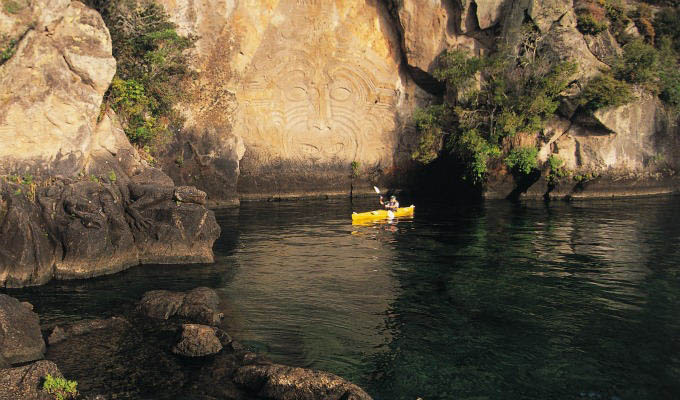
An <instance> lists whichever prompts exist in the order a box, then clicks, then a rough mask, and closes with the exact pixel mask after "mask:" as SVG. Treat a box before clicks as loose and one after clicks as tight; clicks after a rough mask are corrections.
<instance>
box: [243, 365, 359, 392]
mask: <svg viewBox="0 0 680 400" xmlns="http://www.w3.org/2000/svg"><path fill="white" fill-rule="evenodd" d="M235 381H236V383H238V384H240V385H243V386H245V387H246V388H247V389H248V390H250V391H252V392H254V393H256V394H257V395H258V396H261V397H263V398H267V399H273V400H316V399H328V400H370V399H371V397H370V396H369V395H368V394H367V393H366V392H364V391H363V390H362V389H361V388H360V387H358V386H356V385H353V384H351V383H349V382H347V381H346V380H344V379H342V378H340V377H338V376H336V375H333V374H329V373H327V372H320V371H313V370H309V369H304V368H293V367H288V366H285V365H277V364H270V365H247V366H244V367H241V368H239V369H238V370H237V371H236V376H235Z"/></svg>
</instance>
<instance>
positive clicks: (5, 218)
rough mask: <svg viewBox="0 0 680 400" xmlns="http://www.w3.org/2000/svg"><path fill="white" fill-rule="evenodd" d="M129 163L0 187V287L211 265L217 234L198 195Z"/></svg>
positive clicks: (6, 182) (152, 170) (211, 216)
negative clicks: (145, 268)
mask: <svg viewBox="0 0 680 400" xmlns="http://www.w3.org/2000/svg"><path fill="white" fill-rule="evenodd" d="M121 159H122V157H121ZM112 161H113V160H112ZM133 161H134V158H131V163H130V165H129V167H130V168H127V170H126V168H124V167H122V166H121V165H124V164H121V163H115V164H114V163H113V162H112V163H110V164H108V166H109V168H111V169H110V171H109V172H105V171H104V170H99V171H97V170H96V169H92V170H91V173H90V175H89V176H87V177H82V178H78V179H68V178H61V179H56V178H52V179H49V180H46V181H43V182H30V181H27V180H26V179H23V178H15V179H14V180H9V179H8V180H0V241H2V242H3V243H4V245H3V246H2V247H0V287H24V286H32V285H41V284H44V283H46V282H48V281H49V280H50V279H53V278H58V279H77V278H90V277H93V276H100V275H106V274H112V273H116V272H119V271H122V270H124V269H126V268H129V267H131V266H135V265H139V264H149V263H156V264H171V263H208V262H212V261H213V252H212V245H213V243H214V242H215V240H216V239H217V238H218V237H219V235H220V227H219V225H218V224H217V222H216V220H215V215H214V213H213V212H212V211H210V210H208V209H207V208H206V207H205V203H206V195H205V193H204V192H202V191H200V190H197V189H196V188H194V187H190V186H174V184H173V182H172V180H170V178H168V177H167V176H166V175H165V174H163V173H162V172H161V171H160V170H157V169H155V168H152V167H145V168H140V166H141V164H138V163H137V162H133Z"/></svg>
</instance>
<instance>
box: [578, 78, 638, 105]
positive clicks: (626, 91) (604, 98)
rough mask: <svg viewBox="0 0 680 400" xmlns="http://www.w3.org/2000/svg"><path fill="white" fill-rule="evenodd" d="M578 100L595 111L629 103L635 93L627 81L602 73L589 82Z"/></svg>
mask: <svg viewBox="0 0 680 400" xmlns="http://www.w3.org/2000/svg"><path fill="white" fill-rule="evenodd" d="M578 100H579V104H580V105H581V106H582V107H583V109H585V110H586V111H589V112H593V111H596V110H599V109H601V108H605V107H615V106H621V105H624V104H626V103H629V102H630V101H632V100H633V93H632V92H631V90H630V87H629V86H628V84H627V83H625V82H621V81H618V80H616V79H615V78H614V77H613V76H612V75H611V74H601V75H598V76H596V77H595V78H593V79H591V80H590V81H589V82H588V84H587V85H586V87H585V88H584V89H583V91H582V92H581V94H580V95H579V99H578Z"/></svg>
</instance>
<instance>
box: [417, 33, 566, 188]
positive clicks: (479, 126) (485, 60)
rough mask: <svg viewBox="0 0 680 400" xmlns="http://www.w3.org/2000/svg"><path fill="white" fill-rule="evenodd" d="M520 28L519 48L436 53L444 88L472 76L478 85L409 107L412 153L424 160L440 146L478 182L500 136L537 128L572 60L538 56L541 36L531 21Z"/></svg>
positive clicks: (463, 84)
mask: <svg viewBox="0 0 680 400" xmlns="http://www.w3.org/2000/svg"><path fill="white" fill-rule="evenodd" d="M521 32H522V37H521V40H520V45H519V46H518V49H519V51H513V50H512V49H503V50H501V51H499V52H497V53H496V54H494V55H491V56H485V57H476V56H471V55H468V54H467V53H466V52H464V51H459V50H457V51H454V52H449V53H447V55H446V56H445V57H443V58H442V66H441V67H440V68H439V69H438V70H437V72H436V75H437V77H438V78H440V79H443V80H444V81H445V82H446V85H447V87H448V88H449V89H454V90H461V89H464V90H466V89H469V85H470V83H472V81H473V79H474V78H475V77H476V76H479V77H480V78H481V79H480V80H479V88H476V89H475V90H472V91H470V90H468V92H467V93H466V96H457V97H456V98H455V99H454V100H452V101H450V102H449V103H447V104H444V105H440V106H435V107H430V108H428V109H424V110H419V111H418V112H416V113H415V122H416V126H417V128H418V132H419V134H420V142H419V146H418V147H417V149H416V151H414V153H413V154H412V156H413V158H414V159H416V160H418V161H421V162H424V163H428V162H431V161H433V160H434V159H436V158H437V156H438V155H439V154H440V152H441V151H442V150H445V151H444V153H443V154H450V155H453V156H454V157H455V158H456V159H457V160H459V161H460V162H461V163H462V164H463V166H464V176H463V178H464V179H466V180H470V181H472V182H474V183H479V182H482V181H483V180H484V179H485V176H486V173H487V163H488V162H489V160H491V159H493V158H497V157H499V156H500V154H501V149H500V144H501V143H502V139H503V138H505V137H511V136H514V135H516V134H518V133H524V134H537V133H539V132H540V131H541V130H542V129H543V125H544V123H545V121H546V120H547V119H548V118H550V117H552V116H553V115H554V113H555V112H556V110H557V108H558V106H559V102H560V96H561V94H562V92H564V90H565V89H566V88H567V87H568V85H569V83H570V82H571V79H572V76H573V75H574V74H575V72H576V71H577V66H576V64H575V63H572V62H559V63H555V62H551V61H549V60H547V59H545V58H543V57H541V55H540V54H538V53H537V52H536V51H535V49H536V48H537V43H538V42H539V41H540V40H541V39H542V38H541V34H540V32H539V31H538V30H537V29H536V27H535V26H532V25H530V24H529V25H525V26H524V27H523V29H522V30H521Z"/></svg>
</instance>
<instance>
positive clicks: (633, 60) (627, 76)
mask: <svg viewBox="0 0 680 400" xmlns="http://www.w3.org/2000/svg"><path fill="white" fill-rule="evenodd" d="M658 68H659V53H658V51H657V50H656V49H655V48H654V47H653V46H651V45H649V44H647V43H645V42H644V41H643V40H641V39H636V40H633V41H632V42H630V43H628V44H626V45H625V46H623V57H621V58H620V59H618V60H616V61H615V62H614V65H613V66H612V69H613V71H614V76H615V77H616V78H617V79H619V80H622V81H626V82H630V83H635V84H653V83H654V82H655V81H656V79H657V77H658Z"/></svg>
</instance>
